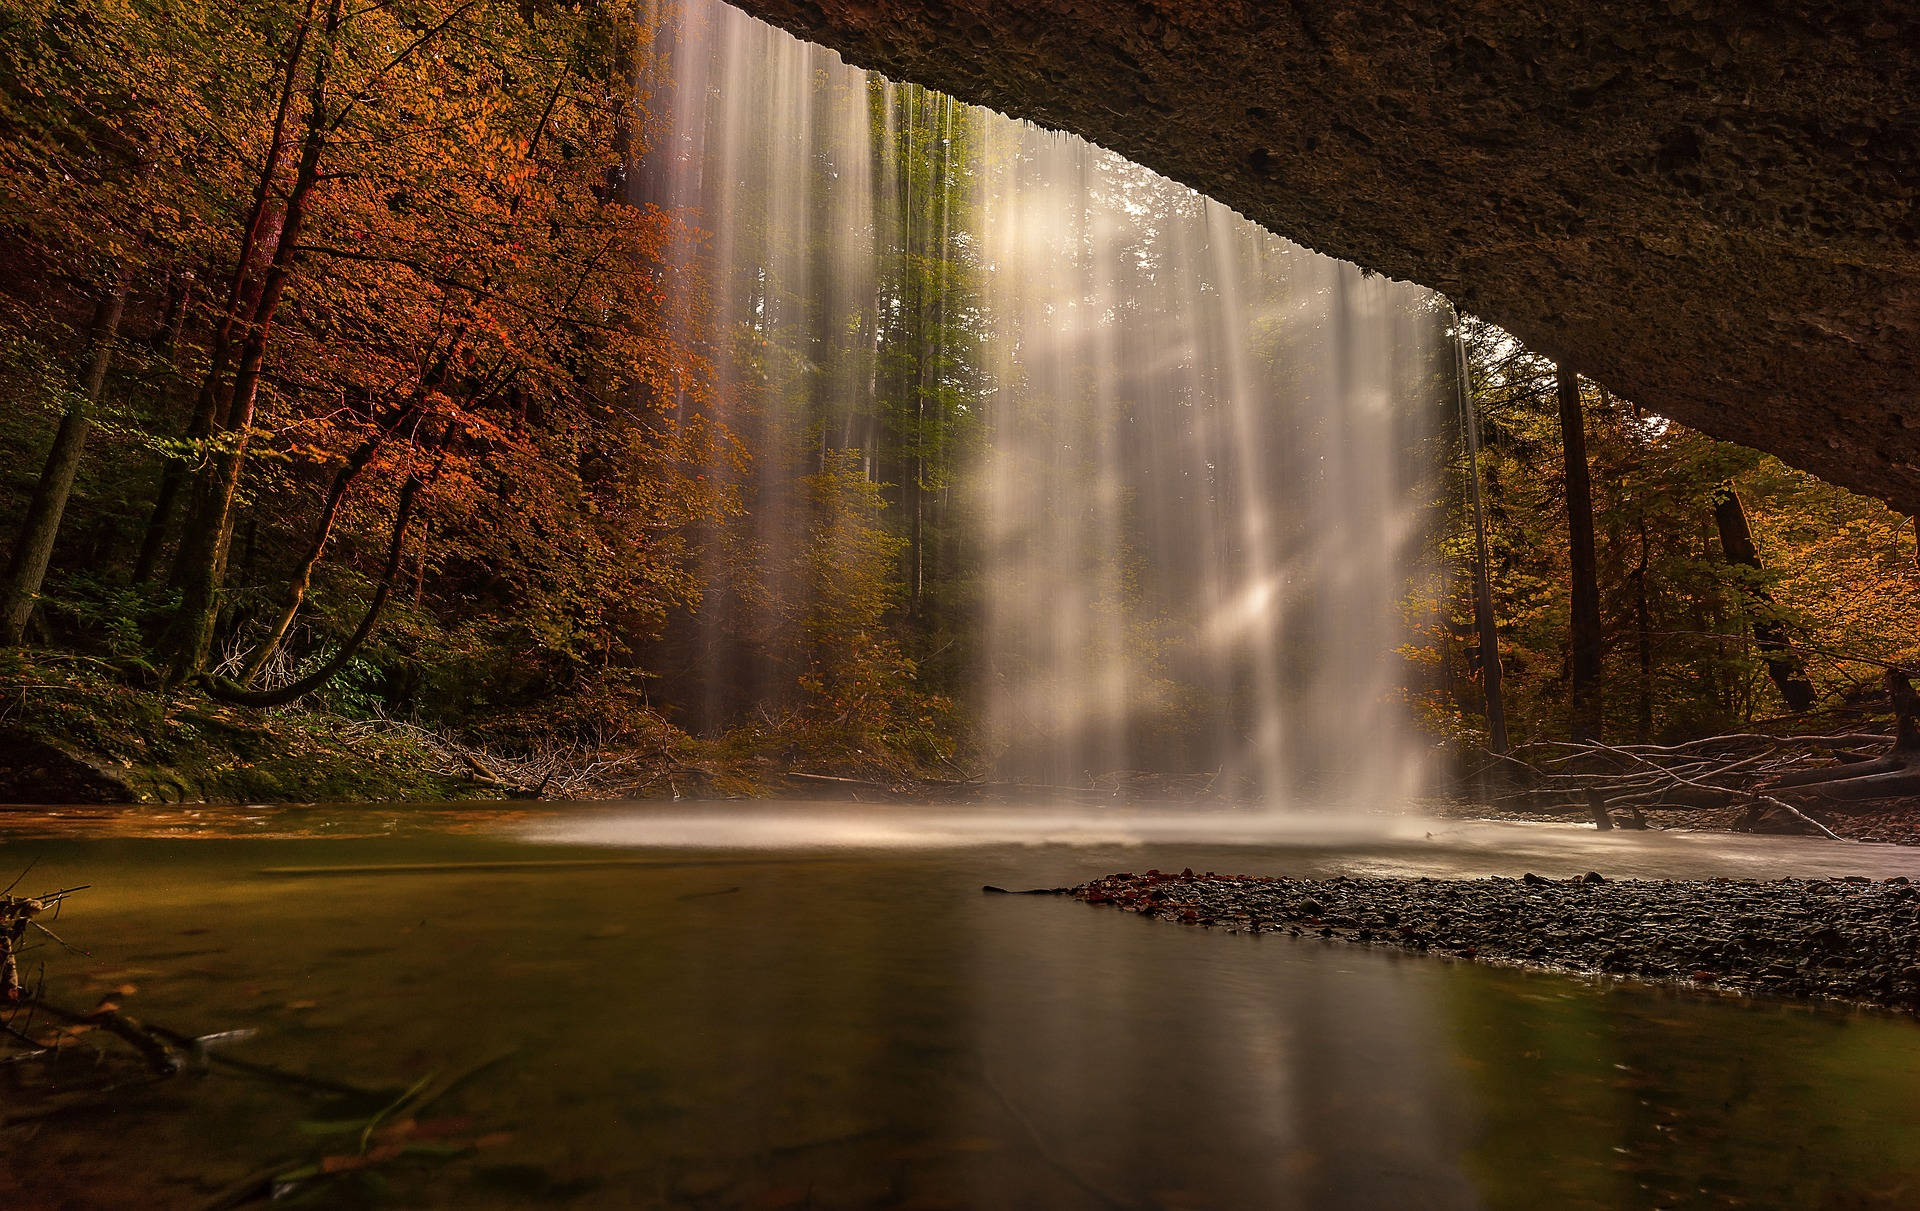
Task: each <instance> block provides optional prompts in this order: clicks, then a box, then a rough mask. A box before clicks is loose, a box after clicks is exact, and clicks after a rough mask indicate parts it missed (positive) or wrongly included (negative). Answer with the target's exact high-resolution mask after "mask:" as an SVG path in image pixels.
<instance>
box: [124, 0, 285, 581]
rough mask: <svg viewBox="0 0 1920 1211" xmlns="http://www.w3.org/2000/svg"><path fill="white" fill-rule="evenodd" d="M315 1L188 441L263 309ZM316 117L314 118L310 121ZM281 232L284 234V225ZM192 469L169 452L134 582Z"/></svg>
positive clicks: (156, 558)
mask: <svg viewBox="0 0 1920 1211" xmlns="http://www.w3.org/2000/svg"><path fill="white" fill-rule="evenodd" d="M317 6H318V0H306V10H305V12H304V13H303V14H302V16H301V18H300V24H299V25H298V26H297V27H295V29H294V35H293V40H292V42H291V43H290V44H289V45H288V47H287V52H286V58H285V60H284V62H283V63H282V66H281V69H280V89H279V100H278V104H277V106H276V108H275V111H274V116H273V133H272V135H271V136H270V137H269V139H268V143H267V156H266V159H265V160H264V161H263V162H262V163H261V165H260V169H259V172H258V173H256V174H255V178H254V189H253V201H252V204H251V205H250V207H249V208H248V211H247V221H246V225H245V226H244V227H242V228H241V233H240V249H239V254H238V255H237V256H236V258H235V260H234V265H233V275H232V278H231V280H230V281H229V282H228V284H227V297H226V300H225V305H224V308H223V311H222V313H221V317H220V323H219V324H218V325H217V326H215V328H214V331H213V347H212V349H211V351H210V355H209V357H208V360H207V370H206V373H205V374H204V375H203V376H202V377H201V380H200V389H199V391H198V392H197V393H196V395H195V397H194V404H193V417H192V419H191V420H190V421H188V423H187V432H186V437H187V440H188V441H192V442H204V441H206V440H208V439H209V438H211V437H212V436H213V435H214V431H215V429H217V428H218V427H219V420H220V413H221V407H220V403H221V399H222V396H223V394H224V392H223V388H224V386H225V383H226V377H227V371H228V370H229V369H230V368H231V367H232V365H233V352H234V341H235V339H236V338H237V337H238V335H239V334H240V332H241V330H242V328H243V326H244V325H245V324H246V322H247V319H248V317H251V316H256V315H257V314H258V312H259V308H260V290H259V286H260V283H259V281H258V275H259V274H260V273H261V272H265V271H268V270H270V268H271V267H270V266H266V265H262V264H261V263H260V248H261V245H262V244H263V242H264V241H265V240H266V238H267V236H268V229H269V227H270V226H271V225H272V221H273V213H274V201H275V197H274V195H275V186H276V183H277V181H278V178H279V176H280V165H281V163H282V162H283V161H284V159H285V157H286V153H287V122H288V119H289V118H290V117H291V116H292V114H293V104H294V99H295V98H296V97H297V96H298V95H299V87H298V85H299V75H300V64H301V62H302V60H303V59H304V57H305V55H306V47H307V38H308V35H309V33H310V32H311V30H312V28H313V14H314V10H315V8H316V7H317ZM312 122H313V119H311V118H310V119H309V127H311V126H312ZM282 232H283V234H284V227H283V228H282ZM281 242H284V240H283V241H281ZM191 470H192V468H191V467H190V466H189V465H188V463H187V462H186V461H185V460H183V459H180V458H169V459H168V460H167V462H166V466H165V468H164V469H163V470H162V471H161V473H160V487H159V490H158V492H157V493H156V494H155V496H154V502H153V511H152V513H151V514H149V515H148V518H147V525H146V532H145V533H144V534H143V535H142V537H141V540H140V554H139V556H138V557H137V558H136V559H135V561H134V571H133V579H134V582H135V583H136V584H144V583H146V582H147V581H149V580H151V579H152V578H153V575H154V572H155V571H156V570H157V569H158V567H159V566H160V552H161V549H162V548H163V547H164V546H165V545H166V536H167V530H168V529H169V527H170V526H171V524H172V521H173V513H174V509H175V508H176V507H177V505H178V503H179V499H180V492H181V489H182V488H184V487H186V484H187V479H188V476H189V474H190V473H191ZM185 556H186V551H185V550H184V549H183V550H182V551H181V552H180V555H179V557H178V558H177V559H176V561H175V563H174V568H173V576H172V584H173V586H174V587H175V588H184V587H185V582H186V580H188V579H189V578H190V576H191V573H190V571H189V566H188V561H187V560H186V558H185Z"/></svg>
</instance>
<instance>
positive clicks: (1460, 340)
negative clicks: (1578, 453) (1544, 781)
mask: <svg viewBox="0 0 1920 1211" xmlns="http://www.w3.org/2000/svg"><path fill="white" fill-rule="evenodd" d="M1453 328H1454V340H1453V354H1454V388H1455V394H1457V395H1458V396H1459V402H1460V428H1461V432H1462V434H1463V436H1464V437H1465V439H1466V446H1467V486H1468V490H1469V491H1468V495H1469V498H1470V499H1471V500H1472V502H1473V552H1474V558H1473V621H1474V627H1475V629H1476V630H1477V631H1478V632H1479V633H1480V684H1481V688H1482V689H1483V691H1484V693H1485V697H1486V708H1487V747H1489V748H1490V749H1492V750H1493V751H1494V752H1495V753H1497V754H1500V755H1502V756H1504V755H1505V754H1506V751H1507V703H1506V696H1505V695H1504V694H1503V693H1502V692H1501V684H1500V681H1501V677H1500V674H1501V668H1500V626H1499V623H1498V622H1497V621H1496V620H1495V618H1494V615H1493V578H1492V574H1491V573H1490V571H1489V570H1488V564H1489V562H1490V554H1489V551H1488V544H1487V512H1486V506H1485V503H1484V502H1483V501H1482V499H1481V491H1480V414H1479V413H1478V412H1476V411H1475V410H1474V406H1473V381H1472V380H1473V373H1472V371H1471V370H1470V369H1469V368H1468V366H1467V341H1466V334H1465V333H1464V331H1463V330H1462V327H1461V322H1460V313H1459V311H1457V310H1456V311H1455V312H1454V317H1453Z"/></svg>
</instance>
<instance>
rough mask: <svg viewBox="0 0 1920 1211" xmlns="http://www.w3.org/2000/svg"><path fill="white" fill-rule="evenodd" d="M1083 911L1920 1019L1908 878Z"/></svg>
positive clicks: (1530, 889) (1094, 897) (1533, 883)
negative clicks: (1829, 1002) (1835, 1003)
mask: <svg viewBox="0 0 1920 1211" xmlns="http://www.w3.org/2000/svg"><path fill="white" fill-rule="evenodd" d="M1069 894H1071V895H1072V896H1073V897H1074V898H1075V899H1078V900H1082V901H1085V902H1086V903H1088V904H1095V905H1111V906H1113V907H1115V908H1119V909H1122V910H1124V911H1128V912H1136V913H1139V914H1141V915H1143V916H1149V917H1156V918H1160V919H1162V920H1168V921H1174V922H1178V923H1180V924H1186V925H1204V926H1210V927H1213V928H1218V929H1225V930H1228V931H1230V932H1239V933H1279V934H1285V935H1288V936H1291V937H1300V938H1316V937H1317V938H1324V939H1327V940H1329V941H1339V942H1347V943H1353V944H1357V945H1363V946H1388V947H1396V948H1399V949H1403V950H1412V951H1419V952H1423V953H1434V954H1441V955H1447V956H1450V957H1453V958H1457V959H1464V960H1480V961H1494V962H1502V963H1511V964H1519V965H1524V966H1532V967H1541V968H1547V969H1551V970H1558V971H1569V972H1575V973H1589V974H1603V975H1610V976H1618V977H1624V978H1629V979H1636V980H1644V981H1648V982H1653V983H1664V984H1679V985H1685V986H1692V987H1698V988H1705V989H1715V990H1720V991H1724V992H1738V993H1747V994H1753V995H1761V996H1772V997H1793V998H1822V999H1834V1000H1841V1001H1848V1002H1853V1003H1858V1004H1867V1005H1877V1006H1881V1007H1884V1008H1888V1009H1895V1010H1899V1011H1902V1012H1906V1013H1916V1012H1920V887H1916V886H1914V885H1912V884H1910V883H1909V882H1908V880H1907V879H1906V878H1905V877H1904V876H1903V877H1897V878H1894V879H1890V880H1887V881H1885V882H1880V883H1875V882H1872V881H1870V880H1868V879H1866V878H1864V877H1852V878H1843V879H1782V880H1775V881H1768V882H1756V881H1751V880H1739V879H1710V880H1679V881H1676V880H1664V879H1663V880H1657V881H1655V880H1609V879H1606V878H1604V877H1602V876H1601V875H1599V874H1593V873H1590V874H1588V875H1585V876H1583V877H1575V878H1572V879H1566V880H1557V879H1545V878H1541V877H1539V876H1536V875H1527V876H1526V877H1525V878H1521V879H1505V878H1492V879H1424V878H1423V879H1374V878H1334V879H1284V878H1256V877H1251V876H1235V875H1215V874H1213V873H1212V872H1208V873H1206V874H1202V875H1195V874H1194V873H1193V872H1192V871H1182V872H1180V873H1179V874H1165V873H1162V872H1159V871H1148V872H1147V873H1146V874H1140V875H1136V874H1114V875H1108V876H1107V877H1105V878H1102V879H1097V880H1095V881H1093V882H1091V883H1086V884H1082V885H1081V886H1079V887H1075V888H1072V889H1070V893H1069Z"/></svg>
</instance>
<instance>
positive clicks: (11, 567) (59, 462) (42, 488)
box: [0, 268, 127, 647]
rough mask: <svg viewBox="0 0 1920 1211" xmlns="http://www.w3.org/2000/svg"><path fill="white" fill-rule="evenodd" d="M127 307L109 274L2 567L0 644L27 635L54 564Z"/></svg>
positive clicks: (120, 280) (123, 280) (121, 287)
mask: <svg viewBox="0 0 1920 1211" xmlns="http://www.w3.org/2000/svg"><path fill="white" fill-rule="evenodd" d="M126 306H127V273H126V270H125V269H124V268H117V269H116V270H115V271H114V278H113V284H112V285H111V286H109V287H108V288H107V292H106V294H105V296H104V297H102V298H101V300H100V302H99V303H98V304H97V305H96V306H95V308H94V313H93V324H92V326H91V333H90V335H89V337H88V355H87V368H86V372H85V378H84V380H83V382H82V386H81V390H80V391H78V392H76V393H72V394H70V395H69V396H68V403H67V407H66V410H65V412H64V413H63V414H62V415H61V417H60V427H59V429H58V430H57V431H56V432H55V433H54V435H53V447H52V448H51V449H50V450H49V451H48V452H47V462H46V466H45V468H44V469H42V471H41V472H40V480H39V483H38V484H37V485H36V486H35V487H34V492H33V499H32V500H31V501H30V502H29V503H28V505H27V515H26V517H25V519H24V520H23V521H22V522H21V524H20V534H19V537H18V538H17V539H16V540H15V542H14V547H13V555H12V558H11V559H10V560H8V563H7V576H6V581H5V583H4V584H0V644H4V645H6V646H9V647H12V646H17V645H18V644H19V643H20V642H21V641H22V640H23V639H24V638H25V637H26V633H27V622H28V620H30V619H31V618H32V617H33V606H34V602H35V600H36V599H38V597H39V595H40V587H41V584H42V583H43V582H44V581H45V580H46V576H47V564H48V563H49V562H50V561H51V560H52V558H53V544H54V540H55V538H57V537H58V535H59V533H60V519H61V518H62V517H63V516H64V515H65V513H66V510H67V498H68V497H69V496H71V495H72V494H73V480H74V476H75V475H77V474H79V471H80V455H81V454H82V452H83V451H84V450H85V449H86V444H87V433H88V431H89V430H90V429H91V428H92V427H93V415H92V413H93V409H94V407H95V406H96V405H97V404H99V402H100V394H101V392H102V391H103V390H104V389H105V387H106V383H107V368H108V366H109V364H110V363H111V362H112V360H113V343H114V340H115V339H116V338H117V337H118V336H119V333H120V316H121V314H122V313H123V312H124V311H125V310H126Z"/></svg>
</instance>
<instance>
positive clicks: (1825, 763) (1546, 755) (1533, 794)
mask: <svg viewBox="0 0 1920 1211" xmlns="http://www.w3.org/2000/svg"><path fill="white" fill-rule="evenodd" d="M1886 685H1887V691H1888V694H1889V696H1890V697H1891V699H1892V702H1893V707H1894V715H1895V720H1896V723H1895V730H1894V734H1893V736H1892V737H1891V738H1889V737H1887V736H1884V735H1875V734H1871V733H1858V732H1848V733H1842V734H1836V735H1818V736H1793V735H1772V734H1767V733H1761V732H1749V733H1740V734H1737V735H1727V736H1709V737H1704V738H1702V739H1699V740H1691V741H1686V742H1684V743H1680V744H1666V745H1661V744H1623V745H1609V744H1601V743H1597V742H1584V743H1572V742H1559V741H1536V742H1534V743H1533V744H1529V745H1524V746H1522V747H1520V748H1518V749H1515V750H1513V751H1512V752H1511V753H1510V754H1508V755H1507V756H1505V757H1503V758H1500V761H1501V762H1502V764H1503V765H1505V766H1506V767H1507V768H1509V769H1514V770H1516V771H1518V772H1519V773H1520V774H1521V778H1520V781H1521V783H1522V784H1523V785H1522V786H1520V787H1519V788H1518V789H1516V790H1515V791H1514V792H1513V793H1512V794H1509V795H1506V796H1503V797H1502V798H1501V799H1499V800H1497V801H1496V802H1500V803H1505V804H1509V805H1515V804H1521V803H1524V804H1525V805H1526V806H1527V807H1529V808H1531V809H1533V810H1544V811H1561V812H1566V813H1568V814H1585V815H1589V816H1591V818H1592V819H1593V820H1594V823H1595V825H1596V826H1597V827H1600V828H1612V827H1615V826H1616V824H1619V823H1621V821H1620V819H1619V817H1618V816H1617V815H1616V813H1618V812H1625V813H1627V814H1628V820H1629V821H1632V822H1633V823H1630V824H1628V826H1629V827H1632V826H1633V825H1634V824H1639V825H1642V826H1643V825H1644V817H1643V816H1642V815H1641V813H1643V812H1644V811H1648V810H1654V809H1659V810H1666V811H1675V810H1678V811H1687V810H1702V809H1712V808H1724V807H1741V808H1745V809H1747V816H1746V823H1747V824H1748V826H1749V827H1765V826H1771V825H1779V824H1786V825H1787V826H1788V827H1798V828H1801V829H1804V830H1805V831H1811V832H1817V833H1820V834H1822V835H1824V836H1828V837H1834V838H1835V839H1839V838H1838V836H1837V834H1835V833H1834V832H1833V830H1832V829H1831V828H1829V827H1828V826H1827V825H1826V824H1825V823H1823V822H1822V821H1820V820H1819V819H1817V818H1815V817H1814V816H1813V815H1810V814H1809V811H1812V810H1817V809H1818V808H1819V807H1820V806H1821V805H1822V804H1833V803H1841V802H1848V803H1859V802H1869V801H1873V800H1879V799H1896V798H1900V797H1904V796H1920V695H1916V694H1915V692H1914V689H1913V685H1912V683H1911V682H1910V681H1909V679H1908V677H1907V675H1906V674H1905V673H1904V672H1902V671H1900V670H1898V669H1888V670H1887V672H1886Z"/></svg>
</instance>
